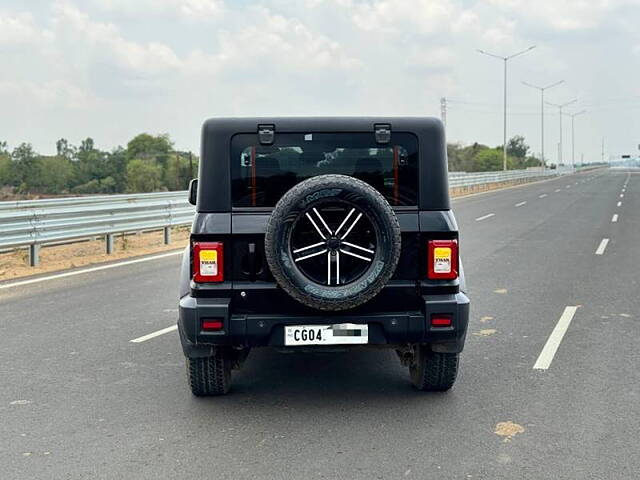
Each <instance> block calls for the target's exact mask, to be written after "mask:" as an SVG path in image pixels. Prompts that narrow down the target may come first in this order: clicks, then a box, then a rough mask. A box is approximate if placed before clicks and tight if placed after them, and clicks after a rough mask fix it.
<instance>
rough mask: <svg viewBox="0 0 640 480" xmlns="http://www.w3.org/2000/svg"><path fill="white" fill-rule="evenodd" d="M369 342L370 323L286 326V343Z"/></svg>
mask: <svg viewBox="0 0 640 480" xmlns="http://www.w3.org/2000/svg"><path fill="white" fill-rule="evenodd" d="M368 342H369V326H368V325H356V324H355V323H340V324H337V325H290V326H285V327H284V344H285V345H359V344H364V343H368Z"/></svg>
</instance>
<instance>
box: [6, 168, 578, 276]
mask: <svg viewBox="0 0 640 480" xmlns="http://www.w3.org/2000/svg"><path fill="white" fill-rule="evenodd" d="M572 171H573V170H571V169H566V170H545V171H541V170H510V171H506V172H482V173H465V172H450V173H449V186H450V188H458V187H472V186H475V185H488V184H492V183H503V182H509V181H515V180H523V181H528V180H532V179H535V178H537V177H546V176H553V175H559V174H563V173H570V172H572ZM193 216H194V209H193V206H192V205H190V204H189V203H188V201H187V192H186V191H180V192H157V193H142V194H133V195H100V196H87V197H70V198H61V199H45V200H25V201H10V202H0V249H6V248H15V247H27V246H28V247H29V262H30V264H31V265H32V266H36V265H38V263H39V249H40V246H41V245H43V244H47V243H55V242H61V241H71V240H76V239H82V238H89V237H95V236H104V237H105V247H106V252H107V253H112V252H113V239H114V237H113V236H114V234H116V233H126V232H136V231H143V230H154V229H161V228H162V229H163V230H164V241H165V243H167V244H168V243H169V242H170V241H171V227H172V226H177V225H187V224H190V223H191V222H192V221H193Z"/></svg>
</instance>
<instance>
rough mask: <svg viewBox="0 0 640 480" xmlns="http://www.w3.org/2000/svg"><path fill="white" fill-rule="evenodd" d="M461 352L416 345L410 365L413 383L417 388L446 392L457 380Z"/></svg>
mask: <svg viewBox="0 0 640 480" xmlns="http://www.w3.org/2000/svg"><path fill="white" fill-rule="evenodd" d="M459 360H460V354H458V353H439V352H432V351H431V349H430V348H429V346H428V345H418V346H417V347H416V351H415V356H414V359H413V363H412V364H411V365H410V366H409V373H410V375H411V383H412V384H413V386H414V388H416V389H417V390H422V391H425V392H446V391H447V390H449V389H450V388H451V387H453V384H454V383H455V381H456V376H457V374H458V363H459Z"/></svg>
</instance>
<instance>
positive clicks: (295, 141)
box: [231, 132, 418, 207]
mask: <svg viewBox="0 0 640 480" xmlns="http://www.w3.org/2000/svg"><path fill="white" fill-rule="evenodd" d="M275 138H276V141H275V143H274V144H273V145H268V146H266V145H260V144H259V143H258V141H257V135H255V134H239V135H235V136H234V137H233V139H232V140H231V177H232V196H233V206H234V207H272V206H274V205H275V204H276V202H277V201H278V200H279V199H280V198H281V197H282V195H284V194H285V193H286V192H287V191H288V190H289V189H290V188H291V187H293V186H294V185H295V184H297V183H299V182H301V181H303V180H305V179H307V178H310V177H314V176H317V175H324V174H328V173H338V174H343V175H350V176H352V177H355V178H359V179H360V180H363V181H365V182H367V183H369V184H370V185H371V186H373V187H374V188H376V189H377V190H378V191H380V192H381V193H382V194H383V195H384V196H385V197H386V198H387V200H388V201H389V203H390V204H391V205H417V203H418V193H417V192H418V140H417V138H416V137H415V136H414V135H413V134H411V133H395V132H394V133H393V135H392V138H391V142H390V143H389V144H387V145H379V144H376V141H375V136H374V134H373V133H286V134H283V133H276V137H275Z"/></svg>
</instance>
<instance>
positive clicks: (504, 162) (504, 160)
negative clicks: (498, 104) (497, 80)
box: [478, 45, 536, 170]
mask: <svg viewBox="0 0 640 480" xmlns="http://www.w3.org/2000/svg"><path fill="white" fill-rule="evenodd" d="M534 48H536V46H535V45H532V46H531V47H529V48H527V49H526V50H522V51H521V52H518V53H514V54H513V55H509V56H507V57H503V56H501V55H495V54H493V53H489V52H485V51H484V50H478V52H479V53H481V54H483V55H487V56H489V57H493V58H498V59H500V60H502V61H503V62H504V112H503V120H502V126H503V132H502V133H503V144H502V157H503V158H502V169H503V170H506V169H507V62H508V61H509V60H511V59H512V58H515V57H517V56H520V55H523V54H525V53H527V52H529V51H531V50H533V49H534Z"/></svg>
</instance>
